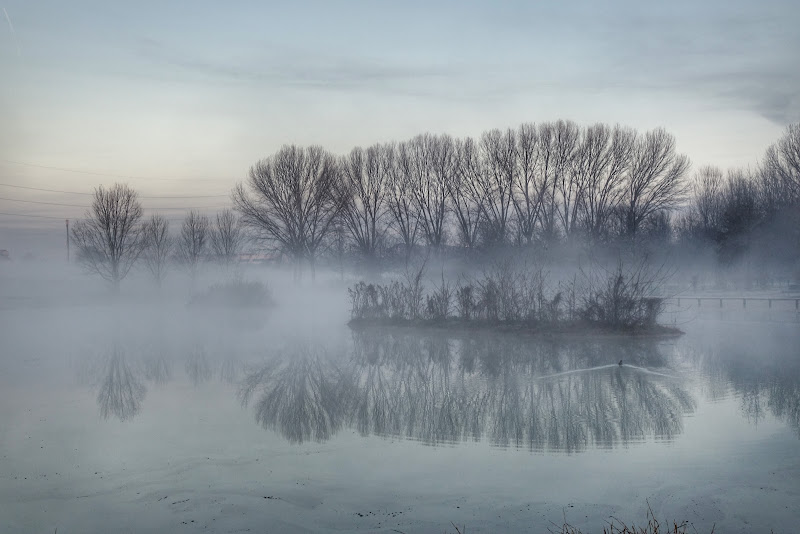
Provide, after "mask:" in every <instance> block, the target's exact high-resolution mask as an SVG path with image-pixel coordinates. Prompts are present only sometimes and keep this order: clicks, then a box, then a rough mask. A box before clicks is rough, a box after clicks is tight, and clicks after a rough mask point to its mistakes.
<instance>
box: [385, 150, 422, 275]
mask: <svg viewBox="0 0 800 534" xmlns="http://www.w3.org/2000/svg"><path fill="white" fill-rule="evenodd" d="M384 156H385V157H386V158H388V161H387V162H386V166H387V168H388V169H389V171H390V175H389V191H388V195H387V197H386V205H387V207H388V208H389V214H390V215H391V221H392V226H393V227H394V230H395V232H396V233H397V235H398V236H399V237H400V241H401V242H402V244H403V248H404V249H405V262H406V265H408V261H409V259H410V258H411V253H412V251H413V250H414V245H416V243H417V238H418V236H419V218H418V217H417V213H416V210H415V208H414V200H413V198H412V195H411V188H412V184H411V177H410V176H409V175H408V174H406V173H405V172H404V171H403V169H402V167H401V165H400V163H399V150H398V148H397V146H396V145H392V146H391V149H388V148H387V150H386V152H385V153H384Z"/></svg>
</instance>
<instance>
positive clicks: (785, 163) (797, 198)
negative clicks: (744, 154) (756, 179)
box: [762, 123, 800, 207]
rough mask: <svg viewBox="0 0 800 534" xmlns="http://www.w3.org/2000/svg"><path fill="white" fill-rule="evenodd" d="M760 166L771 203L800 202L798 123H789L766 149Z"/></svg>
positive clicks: (799, 137)
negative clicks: (783, 131) (776, 140)
mask: <svg viewBox="0 0 800 534" xmlns="http://www.w3.org/2000/svg"><path fill="white" fill-rule="evenodd" d="M762 167H763V177H762V180H763V182H764V185H765V188H766V190H767V193H768V195H769V198H768V200H769V201H770V204H771V205H773V206H775V207H780V206H785V205H788V204H791V203H795V202H800V123H796V124H791V125H789V127H788V128H786V132H785V133H784V134H783V137H781V138H780V139H779V140H778V142H777V143H775V144H773V145H772V146H770V147H769V148H768V149H767V153H766V156H765V157H764V163H763V165H762Z"/></svg>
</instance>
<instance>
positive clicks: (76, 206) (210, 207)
mask: <svg viewBox="0 0 800 534" xmlns="http://www.w3.org/2000/svg"><path fill="white" fill-rule="evenodd" d="M0 200H8V201H10V202H25V203H26V204H45V205H47V206H66V207H69V208H84V209H88V208H89V206H84V205H83V204H63V203H61V202H42V201H40V200H20V199H18V198H6V197H0ZM226 207H228V206H180V207H169V208H165V207H158V208H147V209H149V210H203V209H216V208H226Z"/></svg>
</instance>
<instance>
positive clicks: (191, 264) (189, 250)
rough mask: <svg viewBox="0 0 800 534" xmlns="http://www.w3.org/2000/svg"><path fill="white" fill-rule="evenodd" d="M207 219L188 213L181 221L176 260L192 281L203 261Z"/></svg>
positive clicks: (207, 228) (207, 230)
mask: <svg viewBox="0 0 800 534" xmlns="http://www.w3.org/2000/svg"><path fill="white" fill-rule="evenodd" d="M209 226H210V223H209V220H208V217H207V216H205V215H202V214H200V213H198V212H197V211H194V210H192V211H190V212H189V213H188V214H186V217H185V218H184V219H183V225H182V226H181V235H180V237H179V238H178V259H179V260H180V262H181V263H183V265H184V266H185V267H186V268H187V269H188V271H189V273H190V274H191V275H192V279H194V278H195V276H197V270H198V269H199V267H200V262H201V261H203V259H204V257H205V254H206V249H207V247H208V237H209Z"/></svg>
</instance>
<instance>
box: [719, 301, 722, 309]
mask: <svg viewBox="0 0 800 534" xmlns="http://www.w3.org/2000/svg"><path fill="white" fill-rule="evenodd" d="M719 307H720V308H721V307H722V299H719Z"/></svg>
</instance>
